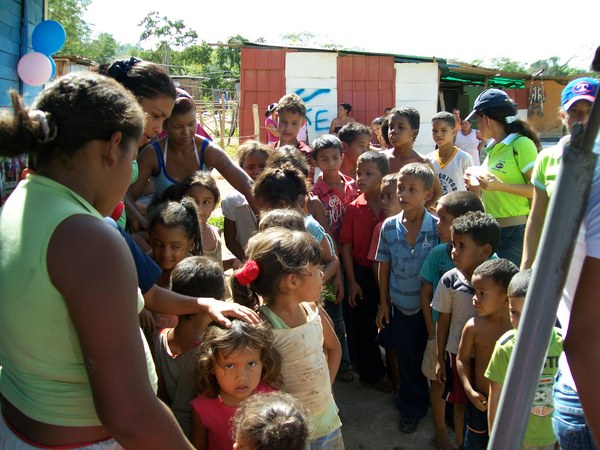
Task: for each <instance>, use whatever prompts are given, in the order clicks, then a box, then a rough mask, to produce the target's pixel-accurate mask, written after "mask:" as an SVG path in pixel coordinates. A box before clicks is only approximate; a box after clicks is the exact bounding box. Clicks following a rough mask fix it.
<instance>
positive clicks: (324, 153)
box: [317, 147, 342, 179]
mask: <svg viewBox="0 0 600 450" xmlns="http://www.w3.org/2000/svg"><path fill="white" fill-rule="evenodd" d="M317 166H318V167H319V169H321V172H323V177H325V178H327V177H334V178H335V177H337V178H338V179H339V172H340V167H341V166H342V155H341V153H340V151H339V149H337V148H335V147H329V148H322V149H320V150H319V152H318V154H317Z"/></svg>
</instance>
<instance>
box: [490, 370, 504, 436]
mask: <svg viewBox="0 0 600 450" xmlns="http://www.w3.org/2000/svg"><path fill="white" fill-rule="evenodd" d="M500 394H502V383H496V382H495V381H491V380H490V393H489V395H488V430H489V433H490V435H491V434H492V426H493V425H494V420H495V419H496V411H498V403H499V402H500Z"/></svg>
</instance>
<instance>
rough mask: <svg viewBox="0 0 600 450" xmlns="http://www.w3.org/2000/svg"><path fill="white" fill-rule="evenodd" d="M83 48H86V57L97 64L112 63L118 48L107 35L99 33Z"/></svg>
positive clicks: (112, 38)
mask: <svg viewBox="0 0 600 450" xmlns="http://www.w3.org/2000/svg"><path fill="white" fill-rule="evenodd" d="M85 46H86V47H87V52H86V53H87V54H86V56H87V57H88V58H91V59H93V60H94V61H96V62H97V63H99V64H105V63H109V62H111V61H113V60H114V59H115V56H116V55H117V49H118V48H119V44H118V42H117V41H116V39H115V38H114V37H113V35H112V34H109V33H100V34H99V35H98V37H97V38H95V39H94V40H92V41H91V42H89V43H88V44H86V45H85Z"/></svg>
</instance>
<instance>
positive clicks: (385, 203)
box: [381, 182, 402, 217]
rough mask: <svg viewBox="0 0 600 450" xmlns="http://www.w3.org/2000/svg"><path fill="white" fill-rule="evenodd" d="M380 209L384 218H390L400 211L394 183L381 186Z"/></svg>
mask: <svg viewBox="0 0 600 450" xmlns="http://www.w3.org/2000/svg"><path fill="white" fill-rule="evenodd" d="M381 209H383V212H384V213H385V217H392V216H395V215H396V214H399V213H400V211H402V208H401V207H400V202H399V201H398V189H397V188H396V183H395V182H391V183H382V185H381Z"/></svg>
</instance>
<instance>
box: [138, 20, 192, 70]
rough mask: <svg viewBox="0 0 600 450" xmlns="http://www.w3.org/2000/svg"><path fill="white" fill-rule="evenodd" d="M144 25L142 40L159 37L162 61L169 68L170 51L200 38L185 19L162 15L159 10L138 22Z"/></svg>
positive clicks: (141, 25)
mask: <svg viewBox="0 0 600 450" xmlns="http://www.w3.org/2000/svg"><path fill="white" fill-rule="evenodd" d="M138 26H140V27H144V31H142V34H141V35H140V42H143V41H148V40H151V39H158V49H159V50H160V51H161V52H162V54H163V60H162V63H163V65H164V66H165V68H166V69H167V70H169V66H170V57H169V53H170V52H171V51H172V49H173V48H177V47H183V46H185V45H189V44H191V43H192V42H193V41H195V40H196V39H198V33H196V32H195V31H194V30H192V29H190V28H188V27H187V26H186V25H185V23H184V22H183V20H171V19H169V18H168V17H167V16H162V17H161V16H160V15H159V13H158V11H152V12H150V13H148V15H147V16H146V17H144V18H143V19H142V21H141V22H140V23H139V24H138Z"/></svg>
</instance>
